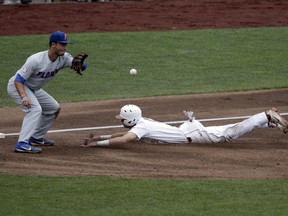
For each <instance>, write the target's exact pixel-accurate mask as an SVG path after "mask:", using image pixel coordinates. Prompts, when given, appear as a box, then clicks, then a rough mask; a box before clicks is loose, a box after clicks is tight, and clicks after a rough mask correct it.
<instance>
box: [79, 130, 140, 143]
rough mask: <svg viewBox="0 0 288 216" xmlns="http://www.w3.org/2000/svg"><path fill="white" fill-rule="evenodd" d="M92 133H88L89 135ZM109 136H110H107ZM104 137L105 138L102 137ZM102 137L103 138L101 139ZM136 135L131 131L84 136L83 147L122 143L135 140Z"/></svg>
mask: <svg viewBox="0 0 288 216" xmlns="http://www.w3.org/2000/svg"><path fill="white" fill-rule="evenodd" d="M91 136H92V135H90V137H91ZM108 137H110V138H108ZM104 138H106V139H104ZM103 139H104V140H103ZM136 139H137V136H136V135H135V134H134V133H131V132H128V133H127V132H125V133H115V134H111V135H100V136H94V135H93V137H91V138H85V139H84V144H83V145H82V146H83V147H95V146H108V145H113V144H124V143H128V142H131V141H133V140H136Z"/></svg>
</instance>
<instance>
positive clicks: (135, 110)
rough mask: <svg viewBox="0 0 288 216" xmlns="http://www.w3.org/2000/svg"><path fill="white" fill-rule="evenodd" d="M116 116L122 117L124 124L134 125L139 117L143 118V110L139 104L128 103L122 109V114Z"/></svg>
mask: <svg viewBox="0 0 288 216" xmlns="http://www.w3.org/2000/svg"><path fill="white" fill-rule="evenodd" d="M115 117H116V118H117V119H121V120H122V123H123V125H125V126H127V127H133V126H134V125H135V124H136V123H137V122H138V121H139V119H140V118H142V111H141V109H140V108H139V107H138V106H136V105H133V104H128V105H125V106H123V107H122V108H121V110H120V114H119V115H117V116H115Z"/></svg>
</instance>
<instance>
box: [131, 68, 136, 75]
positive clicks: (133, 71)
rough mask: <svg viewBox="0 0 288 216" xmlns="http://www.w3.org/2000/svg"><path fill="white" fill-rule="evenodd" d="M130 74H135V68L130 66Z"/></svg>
mask: <svg viewBox="0 0 288 216" xmlns="http://www.w3.org/2000/svg"><path fill="white" fill-rule="evenodd" d="M130 74H131V75H133V76H134V75H136V74H137V70H136V69H135V68H132V69H131V70H130Z"/></svg>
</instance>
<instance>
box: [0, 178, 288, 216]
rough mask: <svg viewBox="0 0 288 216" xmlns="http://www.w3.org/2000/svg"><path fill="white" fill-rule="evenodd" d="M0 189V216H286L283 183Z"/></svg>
mask: <svg viewBox="0 0 288 216" xmlns="http://www.w3.org/2000/svg"><path fill="white" fill-rule="evenodd" d="M0 185H1V189H0V193H1V196H0V214H1V215H9V216H13V215H29V216H33V215H37V216H38V215H41V216H45V215H57V216H61V215H63V216H64V215H65V216H66V215H69V216H73V215H77V216H81V215H83V216H84V215H85V216H88V215H107V216H113V215H117V216H120V215H133V216H135V215H145V216H147V215H161V216H162V215H169V216H170V215H185V216H186V215H213V216H217V215H219V216H225V215H229V216H234V215H245V216H249V215H251V216H257V215H259V216H260V215H261V216H265V215H267V216H271V215H277V216H281V215H283V216H284V215H287V213H288V206H287V202H288V182H287V181H285V180H273V181H272V180H271V181H266V180H255V181H252V180H247V181H238V180H222V181H220V180H215V181H208V180H194V181H190V180H156V179H117V178H104V177H98V178H94V177H38V176H10V175H0ZM23 185H25V186H23Z"/></svg>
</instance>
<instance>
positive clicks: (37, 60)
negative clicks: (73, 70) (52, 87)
mask: <svg viewBox="0 0 288 216" xmlns="http://www.w3.org/2000/svg"><path fill="white" fill-rule="evenodd" d="M72 60H73V57H72V56H71V55H70V54H69V53H65V54H64V55H63V56H59V57H58V58H57V59H56V61H54V62H51V60H50V59H49V56H48V50H46V51H43V52H38V53H36V54H34V55H31V56H30V57H29V58H28V59H27V60H26V62H25V64H24V65H23V66H22V67H21V68H20V70H18V71H17V72H16V75H17V74H19V75H21V76H22V77H23V78H24V79H25V80H26V81H25V84H24V85H25V86H27V87H28V88H29V89H32V90H39V89H40V88H42V87H43V86H44V85H45V84H46V83H47V82H48V81H49V80H50V79H52V78H53V77H54V76H56V74H57V73H58V71H59V70H60V69H62V68H66V67H70V66H71V64H72ZM16 75H15V76H16ZM14 78H15V77H12V79H14Z"/></svg>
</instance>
